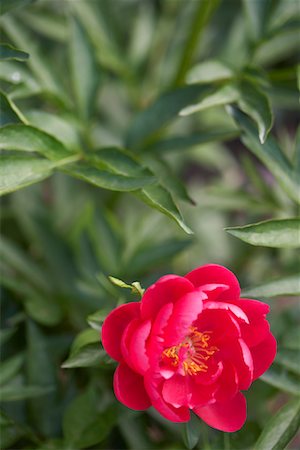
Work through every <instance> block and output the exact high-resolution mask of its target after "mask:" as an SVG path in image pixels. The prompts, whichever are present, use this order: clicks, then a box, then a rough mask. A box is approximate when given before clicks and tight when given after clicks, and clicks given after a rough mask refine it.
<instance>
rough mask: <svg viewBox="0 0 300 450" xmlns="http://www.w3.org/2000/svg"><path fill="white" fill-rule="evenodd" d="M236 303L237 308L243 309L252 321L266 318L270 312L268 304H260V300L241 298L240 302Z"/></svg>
mask: <svg viewBox="0 0 300 450" xmlns="http://www.w3.org/2000/svg"><path fill="white" fill-rule="evenodd" d="M235 303H236V305H237V306H239V307H240V308H242V310H243V311H245V313H246V314H247V317H248V318H249V319H250V320H254V319H256V318H262V317H265V316H266V315H267V314H268V312H270V306H269V305H268V304H267V303H264V302H260V301H259V300H252V299H249V298H240V300H239V301H238V302H235Z"/></svg>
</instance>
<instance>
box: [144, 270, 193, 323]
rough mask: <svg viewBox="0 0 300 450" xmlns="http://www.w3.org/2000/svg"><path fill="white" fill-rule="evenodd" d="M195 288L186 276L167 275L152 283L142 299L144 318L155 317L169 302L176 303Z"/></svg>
mask: <svg viewBox="0 0 300 450" xmlns="http://www.w3.org/2000/svg"><path fill="white" fill-rule="evenodd" d="M193 290H194V286H193V285H192V283H191V282H189V281H188V280H187V279H186V278H184V277H179V276H177V275H166V276H164V277H162V278H160V279H159V280H158V281H157V282H156V283H155V284H152V286H150V287H149V288H148V289H147V290H146V291H145V293H144V295H143V298H142V301H141V315H142V318H143V319H149V318H151V317H155V316H156V314H157V313H158V311H159V310H160V309H161V308H162V307H163V306H164V305H165V304H167V303H170V302H172V303H175V302H176V301H177V300H178V299H179V298H180V297H182V296H183V295H185V294H187V293H188V292H191V291H193Z"/></svg>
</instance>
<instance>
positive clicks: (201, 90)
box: [126, 85, 211, 148]
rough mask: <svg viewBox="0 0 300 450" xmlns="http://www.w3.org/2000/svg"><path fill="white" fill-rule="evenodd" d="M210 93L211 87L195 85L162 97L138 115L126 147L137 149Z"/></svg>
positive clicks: (130, 130)
mask: <svg viewBox="0 0 300 450" xmlns="http://www.w3.org/2000/svg"><path fill="white" fill-rule="evenodd" d="M210 91H211V87H210V86H207V85H203V86H196V85H194V86H185V87H182V88H178V89H175V90H173V91H170V92H167V93H165V94H163V95H161V97H159V98H158V99H157V100H156V101H155V102H154V103H152V105H150V106H149V107H148V108H147V109H145V110H144V111H142V112H141V113H140V114H138V115H137V117H136V118H135V120H134V121H133V124H132V125H131V127H130V128H129V131H128V135H127V139H126V146H127V147H128V148H137V147H139V146H141V145H143V144H144V143H145V141H146V140H148V139H149V138H150V137H151V136H152V135H153V134H154V133H156V132H158V131H159V130H161V128H162V127H163V126H165V125H167V123H168V122H169V121H170V120H172V119H173V118H175V117H176V116H177V114H178V113H179V111H181V110H182V109H183V108H184V107H185V106H187V105H189V104H191V103H192V102H194V101H195V100H197V99H198V97H203V96H205V95H207V93H208V92H210Z"/></svg>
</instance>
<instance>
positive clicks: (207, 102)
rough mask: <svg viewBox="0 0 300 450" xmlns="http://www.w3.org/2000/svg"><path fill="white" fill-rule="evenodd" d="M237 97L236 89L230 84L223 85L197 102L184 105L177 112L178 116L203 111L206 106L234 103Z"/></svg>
mask: <svg viewBox="0 0 300 450" xmlns="http://www.w3.org/2000/svg"><path fill="white" fill-rule="evenodd" d="M238 99H239V92H238V90H237V89H236V88H235V87H234V86H232V85H225V86H223V87H221V88H220V89H217V90H215V92H213V93H211V94H208V95H207V96H206V97H204V98H203V99H202V100H201V101H200V102H199V103H196V104H194V105H189V106H186V107H185V108H184V109H182V110H181V111H180V112H179V115H180V116H183V117H184V116H189V115H191V114H194V113H196V112H199V111H203V110H204V109H207V108H212V107H214V106H222V105H227V104H230V103H234V102H236V101H237V100H238Z"/></svg>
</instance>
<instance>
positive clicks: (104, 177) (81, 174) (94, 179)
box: [63, 161, 155, 192]
mask: <svg viewBox="0 0 300 450" xmlns="http://www.w3.org/2000/svg"><path fill="white" fill-rule="evenodd" d="M63 171H64V172H65V173H67V174H68V175H71V176H73V177H75V178H79V179H81V180H84V181H86V182H87V183H90V184H93V185H94V186H97V187H100V188H103V189H110V190H112V191H125V192H126V191H127V192H129V191H136V190H138V189H140V188H142V187H144V186H147V185H149V184H153V182H154V181H155V178H154V177H153V176H147V175H146V176H138V177H132V176H127V175H120V174H118V173H113V172H110V171H107V170H102V169H100V168H99V163H97V162H96V163H95V162H92V161H91V162H82V163H81V164H71V165H69V166H68V167H67V168H65V169H63Z"/></svg>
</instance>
